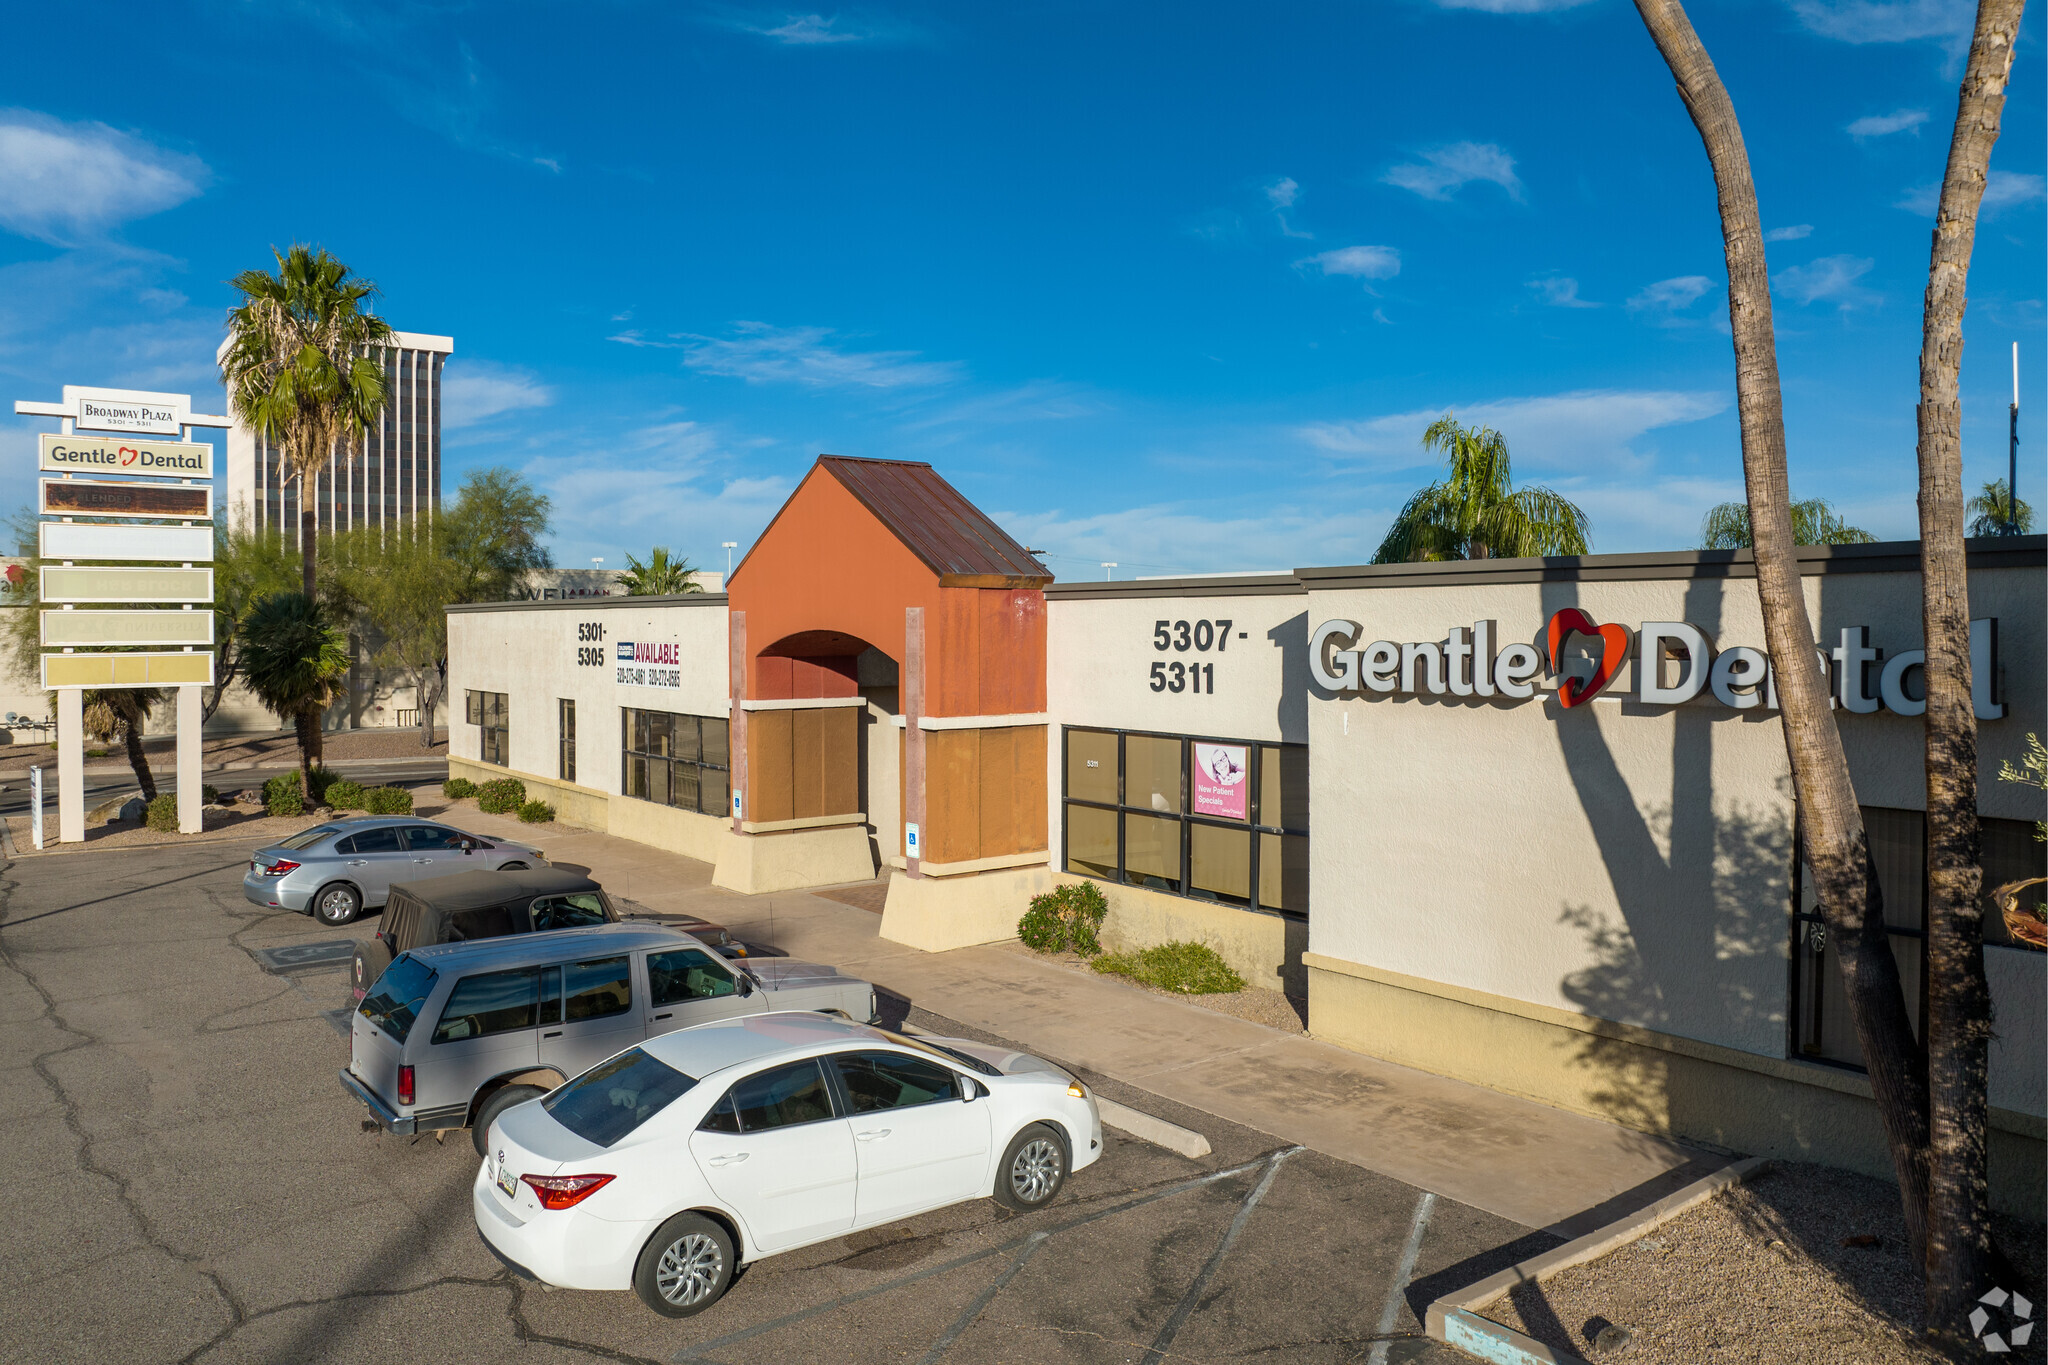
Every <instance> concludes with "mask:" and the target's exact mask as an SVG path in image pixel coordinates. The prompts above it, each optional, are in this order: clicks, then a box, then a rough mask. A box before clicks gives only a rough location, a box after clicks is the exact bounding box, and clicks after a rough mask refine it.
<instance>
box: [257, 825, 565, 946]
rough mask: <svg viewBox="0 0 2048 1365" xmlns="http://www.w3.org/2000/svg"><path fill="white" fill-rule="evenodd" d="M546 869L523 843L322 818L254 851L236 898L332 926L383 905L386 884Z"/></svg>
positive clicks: (442, 828) (443, 830) (537, 854)
mask: <svg viewBox="0 0 2048 1365" xmlns="http://www.w3.org/2000/svg"><path fill="white" fill-rule="evenodd" d="M547 865H548V861H547V859H546V858H544V857H542V856H541V852H540V850H539V849H537V848H535V847H533V846H532V845H531V844H522V843H517V842H515V841H513V840H511V839H499V838H490V839H486V838H484V837H483V836H482V835H480V834H465V833H464V832H463V831H461V830H459V829H452V828H450V827H449V826H447V825H437V824H435V823H434V822H433V821H431V820H415V819H407V818H399V819H393V818H392V817H390V816H388V815H372V816H367V817H364V818H359V819H353V820H329V821H328V822H326V823H325V824H320V825H315V826H313V827H312V828H311V829H303V830H300V831H299V832H298V833H297V834H294V835H293V836H292V837H291V838H289V839H285V840H282V841H281V842H278V843H275V844H272V845H270V847H268V848H259V849H257V850H256V852H255V853H254V854H253V855H252V856H251V857H250V859H249V870H248V872H246V873H244V874H243V876H242V895H243V897H244V898H245V899H247V900H248V901H249V902H250V903H251V904H252V905H262V906H270V907H275V908H278V909H282V910H296V911H298V912H299V913H300V914H310V915H312V916H313V918H315V919H317V920H319V921H320V922H321V923H322V924H326V925H333V926H340V925H343V924H347V923H348V922H349V921H351V920H353V919H354V918H355V917H356V916H357V915H360V914H361V913H362V912H363V911H365V910H368V909H374V908H376V907H378V906H381V905H383V904H384V898H385V897H386V896H387V895H388V894H389V893H390V890H391V884H392V883H393V882H411V881H422V880H424V879H426V878H428V877H438V876H441V875H443V874H444V873H450V872H496V871H505V870H510V869H517V868H523V867H546V866H547Z"/></svg>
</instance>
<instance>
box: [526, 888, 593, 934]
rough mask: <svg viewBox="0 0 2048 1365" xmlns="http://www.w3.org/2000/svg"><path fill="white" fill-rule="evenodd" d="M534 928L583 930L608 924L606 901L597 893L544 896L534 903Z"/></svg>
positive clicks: (584, 892)
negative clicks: (591, 926) (594, 925)
mask: <svg viewBox="0 0 2048 1365" xmlns="http://www.w3.org/2000/svg"><path fill="white" fill-rule="evenodd" d="M532 915H533V928H534V932H536V933H538V932H540V931H541V930H543V929H583V928H587V927H589V926H590V925H593V924H604V923H606V922H607V921H606V918H605V913H604V901H603V899H602V898H601V897H599V896H598V894H597V893H596V892H595V891H575V892H571V893H570V894H569V895H566V896H542V897H541V898H540V899H539V900H537V901H535V902H534V903H533V907H532Z"/></svg>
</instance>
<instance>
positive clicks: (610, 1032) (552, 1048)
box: [540, 953, 642, 1077]
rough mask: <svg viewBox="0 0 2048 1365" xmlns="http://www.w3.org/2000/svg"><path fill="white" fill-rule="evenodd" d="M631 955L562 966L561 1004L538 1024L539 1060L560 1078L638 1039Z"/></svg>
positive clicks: (637, 1015) (621, 954)
mask: <svg viewBox="0 0 2048 1365" xmlns="http://www.w3.org/2000/svg"><path fill="white" fill-rule="evenodd" d="M632 963H633V959H632V956H631V955H630V954H627V953H620V954H619V955H618V956H617V957H600V958H592V959H591V960H589V961H587V962H564V963H563V964H562V965H561V968H560V971H561V977H562V994H561V1002H562V1008H561V1013H560V1015H559V1016H556V1015H555V1012H554V1010H552V1009H549V1010H548V1011H547V1013H548V1014H549V1016H550V1017H551V1018H553V1019H555V1022H553V1024H552V1026H550V1025H548V1024H543V1025H541V1030H540V1061H541V1065H542V1066H551V1067H554V1068H555V1069H556V1070H557V1071H560V1072H561V1073H562V1074H563V1075H564V1076H572V1077H573V1076H580V1075H582V1074H583V1073H584V1072H586V1071H588V1070H590V1068H591V1067H593V1066H596V1065H597V1064H598V1063H599V1062H601V1061H603V1060H604V1059H605V1058H607V1057H609V1056H611V1055H612V1054H613V1053H614V1052H618V1051H621V1050H623V1049H625V1048H628V1047H631V1046H632V1045H633V1044H634V1043H637V1042H639V1041H640V1030H641V1025H642V1021H641V1018H640V1012H639V1011H638V1010H636V1009H634V1008H633V971H632Z"/></svg>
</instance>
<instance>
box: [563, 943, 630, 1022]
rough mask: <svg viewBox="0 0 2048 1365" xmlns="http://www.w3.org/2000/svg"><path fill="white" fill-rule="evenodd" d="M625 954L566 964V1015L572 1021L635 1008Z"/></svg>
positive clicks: (564, 991)
mask: <svg viewBox="0 0 2048 1365" xmlns="http://www.w3.org/2000/svg"><path fill="white" fill-rule="evenodd" d="M630 960H631V959H629V958H624V957H606V958H599V959H598V960H596V961H594V962H570V963H566V964H564V966H563V967H562V1003H563V1005H564V1007H565V1008H564V1011H563V1017H564V1018H566V1019H567V1020H568V1021H569V1022H570V1023H572V1024H574V1023H578V1022H580V1021H582V1020H585V1019H603V1018H605V1017H607V1016H608V1015H613V1014H624V1013H625V1012H626V1011H627V1010H629V1009H631V1008H632V1007H633V976H632V973H631V972H630V971H628V970H627V967H626V964H627V962H629V961H630Z"/></svg>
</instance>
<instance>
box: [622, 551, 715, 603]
mask: <svg viewBox="0 0 2048 1365" xmlns="http://www.w3.org/2000/svg"><path fill="white" fill-rule="evenodd" d="M696 573H697V571H696V570H695V569H693V568H691V567H690V561H689V560H687V559H670V558H669V557H668V547H667V546H666V545H657V546H655V547H654V549H653V550H652V551H651V552H649V554H648V556H647V562H646V563H645V564H643V563H641V562H640V561H639V560H638V559H637V558H635V557H634V556H633V555H631V554H628V555H627V556H626V571H625V572H624V573H622V574H620V575H619V583H620V584H621V585H622V586H623V587H624V588H625V589H626V596H628V597H673V596H675V595H676V594H677V593H685V592H702V591H704V585H703V584H701V583H699V582H698V581H697V579H696Z"/></svg>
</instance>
